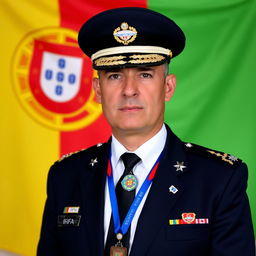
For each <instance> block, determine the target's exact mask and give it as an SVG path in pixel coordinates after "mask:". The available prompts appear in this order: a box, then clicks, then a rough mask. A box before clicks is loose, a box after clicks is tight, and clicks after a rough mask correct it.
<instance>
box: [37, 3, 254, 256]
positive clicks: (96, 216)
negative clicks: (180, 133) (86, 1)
mask: <svg viewBox="0 0 256 256" xmlns="http://www.w3.org/2000/svg"><path fill="white" fill-rule="evenodd" d="M78 42H79V45H80V47H81V49H82V50H83V51H84V52H85V53H86V54H87V55H88V56H90V57H91V59H92V62H93V67H94V68H95V69H96V70H98V78H96V79H94V81H93V87H94V90H95V94H96V98H97V100H98V102H99V103H100V104H102V108H103V112H104V115H105V116H106V118H107V120H108V122H109V124H110V125H111V127H112V133H113V134H112V137H111V139H110V140H109V141H108V142H107V143H104V144H99V145H96V146H94V147H91V148H89V149H86V150H84V151H81V152H78V153H76V154H73V155H71V156H68V157H65V158H64V159H62V160H60V161H58V162H56V163H55V164H54V165H53V166H52V167H51V169H50V172H49V177H48V197H47V202H46V206H45V211H44V218H43V225H42V231H41V238H40V241H39V245H38V255H39V256H41V255H42V256H45V255H47V256H51V255H54V256H56V255H62V256H63V255H72V256H73V255H76V256H80V255H81V256H82V255H83V256H85V255H90V256H91V255H95V256H96V255H97V256H98V255H115V256H118V255H119V256H121V255H130V256H139V255H140V256H142V255H148V256H156V255H173V256H175V255H177V256H188V255H189V256H205V255H212V256H231V255H232V256H234V255H244V256H254V254H255V251H254V250H255V249H254V237H253V228H252V222H251V216H250V209H249V204H248V199H247V195H246V184H247V168H246V165H245V164H244V163H242V161H241V160H239V159H237V158H235V157H234V156H231V155H228V154H224V153H221V152H217V151H214V150H210V149H207V148H203V147H200V146H197V145H193V144H191V143H184V142H182V141H180V140H179V138H177V137H176V136H175V135H174V134H173V133H172V131H171V130H170V128H169V127H168V126H167V125H165V124H164V104H165V101H169V100H170V99H171V97H172V95H173V93H174V90H175V86H176V78H175V75H173V74H168V63H169V62H170V60H171V58H173V57H175V56H177V55H178V54H179V53H180V52H181V51H182V50H183V48H184V46H185V36H184V34H183V32H182V30H181V29H180V28H179V27H178V26H177V25H176V24H175V23H174V22H173V21H172V20H170V19H168V18H167V17H165V16H162V15H161V14H159V13H155V12H153V11H150V10H148V9H143V8H119V9H113V10H109V11H106V12H103V13H100V14H98V15H96V16H94V17H93V18H91V19H90V20H89V21H87V22H86V23H85V24H84V25H83V27H82V28H81V30H80V32H79V37H78ZM127 152H128V154H127Z"/></svg>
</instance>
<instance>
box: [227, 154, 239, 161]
mask: <svg viewBox="0 0 256 256" xmlns="http://www.w3.org/2000/svg"><path fill="white" fill-rule="evenodd" d="M228 159H229V160H231V161H234V162H235V161H238V158H237V157H235V156H232V155H229V156H228Z"/></svg>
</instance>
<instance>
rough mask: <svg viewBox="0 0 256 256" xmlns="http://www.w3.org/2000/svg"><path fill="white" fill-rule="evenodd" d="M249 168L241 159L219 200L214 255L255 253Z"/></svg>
mask: <svg viewBox="0 0 256 256" xmlns="http://www.w3.org/2000/svg"><path fill="white" fill-rule="evenodd" d="M247 178H248V171H247V167H246V165H245V164H244V163H241V164H240V165H239V166H238V167H237V168H236V169H235V170H234V172H233V174H232V176H231V177H230V179H229V182H228V183H227V185H226V188H225V190H224V191H223V193H222V196H221V199H220V200H219V202H218V204H217V207H216V210H215V213H214V219H213V229H212V234H211V235H212V240H211V241H212V244H211V246H212V250H211V251H212V256H232V255H243V256H255V241H254V233H253V227H252V219H251V213H250V207H249V202H248V197H247V194H246V187H247Z"/></svg>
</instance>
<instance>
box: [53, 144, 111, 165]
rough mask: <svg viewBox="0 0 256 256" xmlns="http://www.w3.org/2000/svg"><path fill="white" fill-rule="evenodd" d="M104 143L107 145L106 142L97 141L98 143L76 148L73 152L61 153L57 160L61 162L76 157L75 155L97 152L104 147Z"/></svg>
mask: <svg viewBox="0 0 256 256" xmlns="http://www.w3.org/2000/svg"><path fill="white" fill-rule="evenodd" d="M106 145H107V143H98V144H96V145H93V146H91V147H89V148H85V149H80V150H77V151H75V152H70V153H68V154H65V155H62V156H61V157H60V159H59V160H57V162H62V161H64V160H66V159H73V158H77V157H80V156H83V155H91V154H97V153H98V152H99V151H100V150H102V149H103V148H105V146H106Z"/></svg>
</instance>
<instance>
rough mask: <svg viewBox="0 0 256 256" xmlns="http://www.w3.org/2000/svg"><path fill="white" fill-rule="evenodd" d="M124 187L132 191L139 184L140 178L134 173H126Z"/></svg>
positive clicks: (123, 181)
mask: <svg viewBox="0 0 256 256" xmlns="http://www.w3.org/2000/svg"><path fill="white" fill-rule="evenodd" d="M121 184H122V187H123V189H124V190H126V191H132V190H134V189H136V187H137V185H138V180H137V179H136V177H135V176H134V175H133V174H128V175H126V176H125V177H124V178H123V180H122V181H121Z"/></svg>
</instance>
